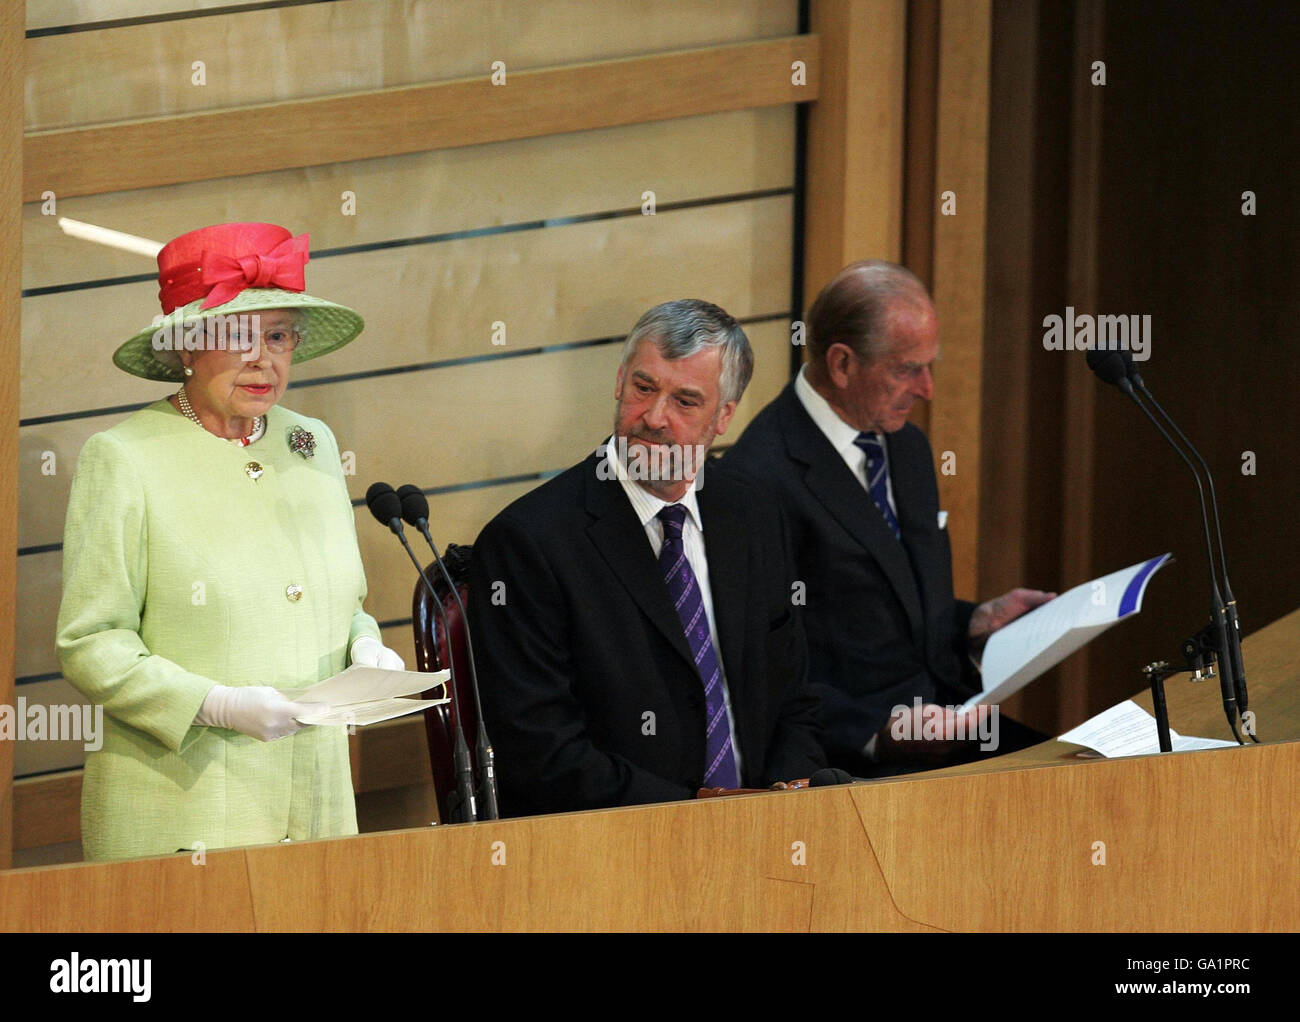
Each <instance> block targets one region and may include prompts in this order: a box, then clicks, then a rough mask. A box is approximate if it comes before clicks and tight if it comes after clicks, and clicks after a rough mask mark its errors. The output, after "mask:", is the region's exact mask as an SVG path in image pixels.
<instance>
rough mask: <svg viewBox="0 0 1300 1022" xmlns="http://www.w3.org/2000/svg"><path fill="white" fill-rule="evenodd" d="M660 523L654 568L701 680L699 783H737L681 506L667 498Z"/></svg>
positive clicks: (714, 656)
mask: <svg viewBox="0 0 1300 1022" xmlns="http://www.w3.org/2000/svg"><path fill="white" fill-rule="evenodd" d="M659 520H660V521H661V522H663V526H664V545H663V549H661V550H660V551H659V570H660V571H662V572H663V574H664V581H665V582H667V583H668V595H669V596H671V597H672V600H673V605H674V606H675V607H676V608H677V616H678V617H679V618H680V619H681V622H682V629H683V631H685V632H686V641H687V643H688V644H689V645H690V647H691V656H693V657H694V658H695V669H696V670H697V671H699V674H700V680H701V681H702V682H703V683H704V714H705V719H706V720H708V731H707V732H706V733H705V739H704V749H705V762H706V764H707V765H706V767H705V769H704V787H706V788H739V787H740V776H739V774H738V773H737V772H736V755H735V751H734V750H733V749H732V747H731V724H730V723H729V722H728V720H727V705H726V703H725V702H724V701H723V698H722V668H721V667H719V666H718V657H717V654H716V653H715V652H714V650H713V640H712V639H711V638H710V637H709V618H708V615H707V614H705V613H704V597H703V595H702V594H701V592H700V586H699V583H698V582H697V581H696V578H695V572H694V571H692V570H691V562H690V561H688V560H687V559H686V548H685V547H684V546H683V545H682V525H683V524H684V523H685V521H686V508H684V507H682V506H681V505H680V504H669V505H668V506H667V507H665V508H664V509H663V510H662V511H660V512H659Z"/></svg>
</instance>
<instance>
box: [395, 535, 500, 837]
mask: <svg viewBox="0 0 1300 1022" xmlns="http://www.w3.org/2000/svg"><path fill="white" fill-rule="evenodd" d="M388 527H389V528H390V529H391V530H392V532H393V535H394V536H396V537H397V538H398V539H399V540H401V541H402V549H403V550H405V551H406V556H407V557H409V558H410V559H411V563H412V564H414V565H415V570H416V571H417V572H419V573H420V581H422V582H423V583H424V588H425V589H426V590H428V592H429V598H430V599H431V600H432V601H433V604H434V606H435V607H436V608H437V609H438V611H439V612H442V603H441V602H440V601H439V599H438V593H437V591H436V590H435V589H434V588H433V583H432V582H430V581H429V577H428V576H427V575H426V574H425V573H424V568H423V567H421V566H420V561H419V558H417V557H416V556H415V551H414V550H412V549H411V544H410V543H408V542H407V540H406V533H405V531H404V530H403V529H402V522H401V519H400V518H396V519H394V520H393V521H391V522H389V523H388ZM444 570H445V569H444ZM443 623H444V625H446V618H445V617H444V619H443ZM447 653H448V655H447V670H448V672H449V674H450V676H451V701H452V705H453V706H454V707H455V708H456V729H455V749H454V751H453V753H452V762H453V765H454V767H455V770H456V789H457V792H458V793H459V795H460V803H461V810H462V812H464V813H465V822H466V823H473V822H475V821H476V820H477V819H478V807H477V805H476V803H475V801H474V770H473V768H472V767H471V766H470V759H469V745H468V744H467V743H466V741H465V729H464V728H463V727H462V726H461V721H462V720H464V719H465V718H464V717H463V716H462V715H461V708H460V686H459V685H457V684H456V676H455V667H454V666H453V663H452V656H451V628H450V626H447ZM475 698H477V695H476V696H475Z"/></svg>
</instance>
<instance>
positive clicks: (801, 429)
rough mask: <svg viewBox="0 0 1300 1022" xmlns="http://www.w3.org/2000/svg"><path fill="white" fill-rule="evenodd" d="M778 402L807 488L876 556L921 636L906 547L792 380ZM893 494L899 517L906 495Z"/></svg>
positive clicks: (892, 470)
mask: <svg viewBox="0 0 1300 1022" xmlns="http://www.w3.org/2000/svg"><path fill="white" fill-rule="evenodd" d="M780 401H781V406H780V416H781V420H782V421H781V434H782V436H783V437H784V438H785V442H786V447H787V450H789V452H790V455H791V457H792V458H794V459H795V460H796V461H799V462H802V463H803V465H804V466H805V468H804V482H805V483H806V484H807V486H808V489H809V490H810V491H811V492H812V494H813V495H814V496H815V497H816V498H817V500H818V501H820V502H821V504H822V506H823V507H824V508H825V509H826V511H827V513H828V514H829V515H830V516H831V517H832V518H834V519H835V520H836V521H837V522H839V523H840V525H842V526H843V527H844V528H845V529H846V530H847V531H848V533H849V534H850V535H851V536H852V537H853V538H854V539H855V540H857V542H858V543H860V544H861V545H862V547H863V548H864V549H865V550H866V551H867V552H868V553H869V554H871V556H872V557H874V558H875V559H876V562H877V563H878V564H879V565H880V568H881V570H882V571H883V572H884V573H885V577H886V578H887V579H889V584H890V585H891V586H892V587H893V589H894V592H895V593H896V594H897V595H898V599H899V601H900V602H901V603H902V604H903V607H904V609H905V610H906V611H907V619H908V621H909V622H910V624H911V626H912V634H913V636H914V637H919V636H920V635H922V634H923V631H922V628H923V622H922V616H921V596H920V593H919V592H918V591H917V588H916V576H915V575H914V574H913V573H912V564H911V561H910V560H909V559H908V556H907V550H906V549H905V548H904V547H903V544H901V543H900V542H899V541H898V540H896V539H895V538H894V534H893V533H892V532H891V531H890V529H889V526H888V525H887V524H886V522H885V519H884V516H883V515H881V513H880V511H879V510H878V509H877V508H876V507H875V505H874V504H872V502H871V496H870V494H868V493H867V491H866V490H865V489H863V487H862V485H861V484H860V483H859V482H858V481H857V480H856V479H854V478H853V473H852V472H850V471H849V468H848V466H847V465H845V464H844V459H843V458H841V457H840V455H839V452H837V451H836V450H835V448H834V447H832V446H831V442H830V441H829V440H827V439H826V435H825V434H824V433H823V432H822V431H821V430H820V429H818V428H817V424H816V423H815V422H813V421H812V418H811V417H810V416H809V415H808V412H807V410H805V408H804V406H803V403H802V402H801V401H800V400H799V396H798V395H797V394H796V393H795V391H794V384H789V385H787V386H786V389H785V391H784V392H783V393H782V394H781V398H780ZM892 452H893V448H892V446H891V454H892ZM900 461H901V459H900ZM895 468H896V464H895V462H894V461H893V460H891V461H890V478H891V481H892V480H895V479H897V476H895V474H894V473H895ZM895 497H896V501H895V502H896V503H897V504H898V505H899V512H900V515H901V514H902V508H903V506H904V503H905V499H906V498H905V496H904V493H903V491H900V490H899V488H898V486H897V484H895Z"/></svg>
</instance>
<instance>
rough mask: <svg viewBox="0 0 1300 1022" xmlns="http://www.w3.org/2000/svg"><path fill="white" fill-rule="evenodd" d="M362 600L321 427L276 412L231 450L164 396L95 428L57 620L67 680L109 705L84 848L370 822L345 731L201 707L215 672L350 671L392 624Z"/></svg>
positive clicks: (69, 532) (298, 834) (77, 482)
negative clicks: (255, 474) (263, 721)
mask: <svg viewBox="0 0 1300 1022" xmlns="http://www.w3.org/2000/svg"><path fill="white" fill-rule="evenodd" d="M294 426H302V427H303V428H304V429H307V430H309V431H310V432H311V433H312V434H313V435H314V436H315V439H316V453H315V456H314V457H312V458H304V457H303V456H302V455H300V454H295V453H293V452H291V451H290V450H289V446H288V442H287V438H288V434H289V431H290V430H291V429H292V428H293V427H294ZM251 462H255V463H257V464H258V465H260V466H261V468H262V473H261V475H260V477H259V478H257V479H256V480H254V479H253V478H251V476H250V474H249V472H248V471H246V470H245V466H246V465H248V464H249V463H251ZM290 586H298V587H301V589H302V593H301V595H300V596H299V598H298V599H297V600H293V599H290V598H289V595H288V588H289V587H290ZM365 596H366V581H365V574H364V572H363V569H362V565H361V555H360V552H359V550H358V548H357V538H356V526H355V521H354V518H353V512H352V507H351V503H350V501H349V499H348V494H347V489H346V486H345V483H344V479H343V471H342V467H341V465H340V461H339V451H338V445H337V443H336V441H335V439H334V436H333V434H332V433H331V432H330V431H329V429H328V427H326V426H325V424H324V423H322V422H320V421H318V420H316V419H308V418H306V417H304V416H301V415H298V414H296V413H294V412H291V411H289V410H287V409H284V408H279V407H276V408H273V409H271V411H270V413H269V415H268V416H267V428H266V433H265V435H264V436H263V437H262V438H261V439H260V440H258V441H257V442H256V443H254V444H252V445H250V446H248V447H236V446H234V445H232V444H230V443H229V442H227V441H225V440H222V439H221V438H220V437H216V436H213V435H212V434H211V433H208V432H207V431H206V430H203V429H201V428H200V427H198V426H197V425H195V424H194V423H193V422H190V421H189V420H188V419H186V418H185V417H184V416H182V415H181V414H180V413H179V412H177V411H176V410H175V409H174V408H172V406H171V405H170V404H169V403H168V402H167V401H159V402H158V403H156V404H153V405H150V406H149V407H148V408H144V409H141V410H140V411H139V412H136V413H135V414H134V415H132V416H130V417H129V418H127V419H126V420H125V421H123V422H121V423H119V424H118V425H117V426H114V427H113V428H112V429H110V430H107V431H106V432H103V433H97V434H95V435H94V436H92V437H91V438H90V439H89V440H88V441H87V442H86V445H85V447H84V448H83V449H82V452H81V457H80V460H79V461H78V464H77V473H76V477H75V478H74V480H73V484H72V494H71V497H70V499H69V503H68V516H67V524H66V528H65V534H64V545H63V603H62V605H61V606H60V608H59V622H58V651H59V660H60V662H61V664H62V666H63V673H64V675H65V676H66V677H67V679H68V680H69V681H70V682H72V684H74V685H75V686H76V687H77V688H78V689H80V690H81V692H83V693H84V694H85V696H86V698H87V699H89V700H90V701H91V702H92V703H99V704H103V707H104V741H103V748H102V749H100V750H99V751H97V752H92V753H89V754H88V756H87V758H86V769H85V778H84V782H83V787H82V800H81V828H82V843H83V846H84V849H85V854H86V858H88V859H120V858H128V857H133V856H140V855H160V854H168V853H172V852H175V851H177V850H179V849H194V848H197V847H200V845H199V843H200V842H201V843H202V844H201V847H203V848H216V847H220V846H230V845H247V844H259V843H267V842H271V841H279V840H282V839H283V838H285V837H289V838H293V839H295V840H296V839H301V838H312V837H329V836H334V835H339V834H355V833H356V831H357V823H356V806H355V803H354V800H353V795H352V778H351V771H350V768H349V765H348V744H347V735H346V733H345V731H344V729H343V728H338V727H308V728H304V729H303V730H302V731H299V732H298V733H297V734H295V735H293V736H291V737H289V738H282V739H280V740H279V741H276V742H269V743H267V742H259V741H257V740H256V739H254V738H250V737H248V736H246V735H241V734H238V733H237V732H234V731H228V730H225V729H222V728H201V727H195V726H193V721H194V715H195V714H196V713H197V712H198V709H199V707H200V706H201V705H202V703H203V699H204V697H205V696H206V695H207V693H208V690H209V689H210V688H211V687H212V685H213V684H214V683H220V684H222V685H273V686H275V687H277V688H301V687H305V686H308V685H312V684H314V683H315V682H317V681H321V680H323V679H325V678H328V677H330V676H331V675H333V674H336V673H337V672H339V671H341V670H342V669H343V668H344V667H346V666H347V656H348V649H349V648H350V646H351V644H352V641H353V640H354V639H356V638H357V637H358V636H360V635H371V636H374V637H375V638H378V637H379V628H378V625H376V623H375V620H374V618H372V617H371V616H370V615H369V614H367V613H366V612H365V611H364V610H362V608H361V604H362V601H363V600H364V599H365Z"/></svg>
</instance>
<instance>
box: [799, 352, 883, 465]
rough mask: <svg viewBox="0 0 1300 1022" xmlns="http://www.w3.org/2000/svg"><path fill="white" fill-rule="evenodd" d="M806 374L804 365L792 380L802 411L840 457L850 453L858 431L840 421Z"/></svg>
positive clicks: (806, 369)
mask: <svg viewBox="0 0 1300 1022" xmlns="http://www.w3.org/2000/svg"><path fill="white" fill-rule="evenodd" d="M807 373H808V367H807V366H806V365H805V366H804V367H803V368H801V369H800V370H799V375H798V376H796V377H795V379H794V392H795V394H796V395H798V398H799V400H800V402H801V403H802V404H803V406H804V410H805V411H807V413H808V417H809V418H811V419H812V421H813V422H814V423H816V425H817V428H818V429H820V430H821V431H822V432H823V433H824V434H826V439H827V440H829V441H830V442H831V446H832V447H834V448H835V450H836V451H838V452H839V453H840V454H841V455H844V454H845V453H847V452H852V450H853V446H854V441H855V440H857V439H858V430H857V429H855V428H854V427H853V426H850V425H849V424H848V423H847V422H845V421H844V420H843V419H841V418H840V416H839V413H838V412H836V411H835V409H834V408H832V407H831V405H830V402H829V401H827V400H826V399H825V398H824V397H822V396H821V395H820V394H818V393H817V391H816V390H815V389H814V388H813V385H812V384H811V383H809V382H808V378H807ZM878 435H879V434H877V436H878Z"/></svg>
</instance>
